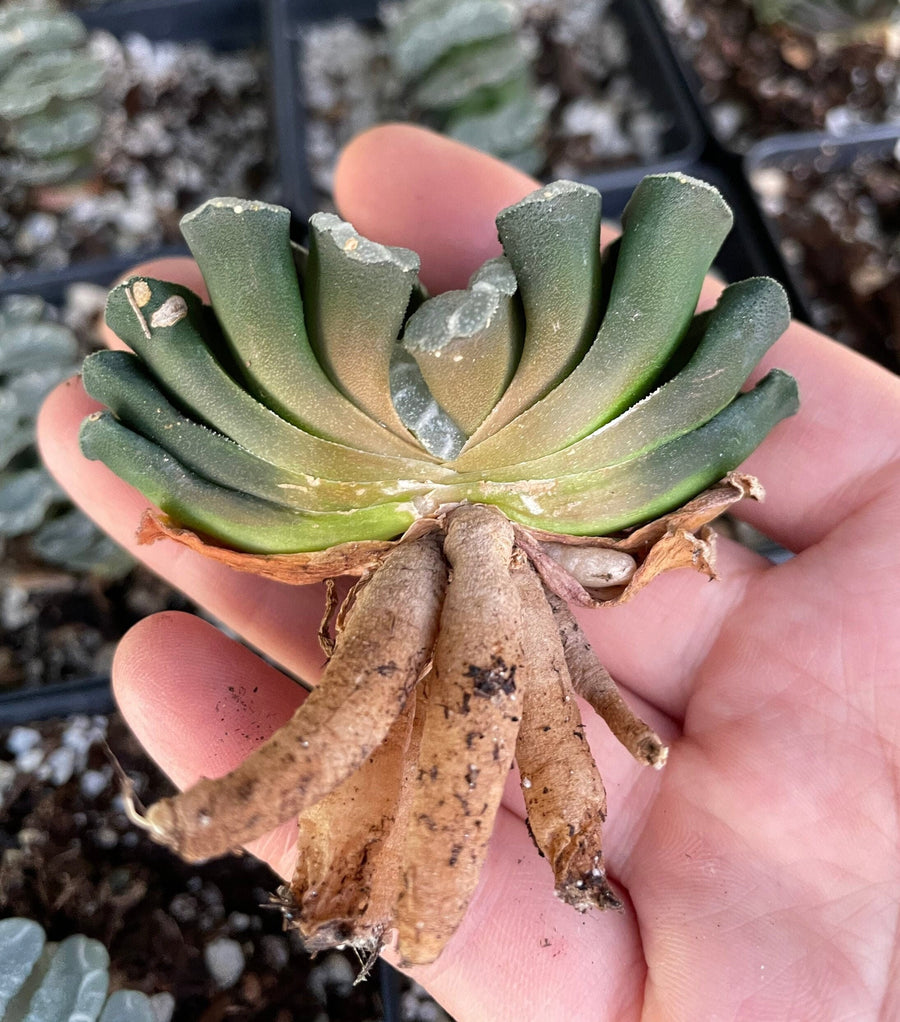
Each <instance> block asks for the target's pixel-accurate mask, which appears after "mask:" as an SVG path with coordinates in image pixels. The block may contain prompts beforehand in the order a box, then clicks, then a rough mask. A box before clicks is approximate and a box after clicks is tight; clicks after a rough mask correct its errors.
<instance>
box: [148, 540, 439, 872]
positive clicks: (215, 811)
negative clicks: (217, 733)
mask: <svg viewBox="0 0 900 1022" xmlns="http://www.w3.org/2000/svg"><path fill="white" fill-rule="evenodd" d="M446 578H447V568H446V564H445V562H444V559H443V557H442V556H441V550H440V544H439V540H438V536H437V535H436V534H434V533H429V534H427V535H425V536H422V537H421V538H419V539H417V540H413V541H411V542H408V543H400V544H398V545H397V546H395V547H394V548H393V550H392V551H391V552H390V553H389V554H388V555H387V557H385V560H384V563H383V565H382V567H381V568H380V569H379V570H378V571H377V572H376V573H375V574H374V575H373V576H372V579H371V581H370V582H369V584H368V585H367V586H365V588H363V589H362V591H361V592H360V594H359V596H358V599H357V601H356V604H355V606H354V608H353V613H352V614H351V615H349V617H348V620H347V622H346V624H345V627H344V629H343V631H342V632H341V634H340V636H339V639H338V642H337V644H336V647H335V651H334V656H333V657H332V658H331V660H330V661H329V664H328V666H327V667H326V669H325V673H324V674H323V676H322V680H321V682H320V683H319V686H318V687H317V688H316V689H315V690H314V691H313V692H312V693H311V694H310V696H309V697H308V698H307V700H306V702H305V703H304V704H303V705H302V706H301V707H300V708H299V709H298V710H297V712H296V713H295V714H294V716H293V717H292V718H291V720H290V721H289V722H288V723H287V724H285V725H284V726H283V727H282V728H281V729H280V730H279V731H277V732H276V733H275V734H274V735H273V736H272V737H271V738H270V739H269V740H268V741H267V742H265V743H264V744H263V745H261V746H259V748H257V749H256V750H254V752H252V753H251V754H250V755H249V756H248V757H247V759H245V760H244V762H243V763H241V764H240V765H239V766H238V767H237V768H236V769H235V770H233V771H232V772H231V773H230V774H227V775H226V776H225V777H221V778H218V779H216V780H207V779H203V780H201V781H199V782H198V783H197V784H195V785H194V786H193V787H192V788H189V789H187V790H186V791H184V792H182V793H181V794H180V795H176V796H175V797H173V798H167V799H163V800H162V801H160V802H157V803H156V804H155V805H153V806H151V807H150V809H149V810H148V811H147V814H146V818H145V822H146V825H147V827H148V829H149V830H150V832H151V834H152V835H153V837H154V838H155V839H156V840H157V841H159V842H160V843H162V844H166V845H169V846H170V847H171V848H174V849H175V851H177V852H178V853H179V854H180V855H181V856H182V857H183V858H185V859H188V860H189V861H201V860H203V859H208V858H211V857H212V856H215V855H220V854H222V853H223V852H226V851H228V850H229V849H231V848H234V847H236V846H237V845H240V844H243V843H245V842H247V841H249V840H252V839H253V838H255V837H258V836H259V835H261V834H264V833H266V832H267V831H269V830H271V829H272V828H273V827H275V826H276V825H277V824H279V823H281V822H282V821H284V820H287V819H290V818H291V817H292V816H296V815H297V814H298V813H300V812H301V811H303V810H304V809H306V808H307V807H308V806H311V805H313V804H315V803H316V802H318V801H319V800H320V799H322V798H324V797H325V796H326V795H327V794H328V793H329V792H331V791H333V790H334V789H335V788H336V787H337V786H338V785H339V784H341V783H342V782H343V781H344V780H346V778H347V777H349V776H350V774H351V773H353V771H355V770H357V769H358V768H359V767H360V766H361V765H362V763H364V762H365V760H366V759H367V758H368V756H369V755H370V754H371V753H372V751H373V749H375V748H376V747H377V746H378V745H379V744H381V742H382V741H383V740H384V738H385V736H386V735H387V733H388V730H389V729H390V727H391V725H392V724H393V722H394V721H395V720H396V719H397V717H398V716H399V714H400V713H401V711H402V709H403V706H404V704H405V702H406V700H407V697H408V696H409V694H410V692H411V691H412V689H413V688H414V686H415V684H416V682H417V681H418V680H419V677H420V676H421V672H422V671H423V669H424V667H425V665H426V664H427V662H428V660H429V658H430V656H431V650H432V647H433V646H434V642H435V638H436V636H437V628H438V620H439V617H440V608H441V602H442V599H443V594H444V589H445V586H446Z"/></svg>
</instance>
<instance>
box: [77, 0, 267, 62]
mask: <svg viewBox="0 0 900 1022" xmlns="http://www.w3.org/2000/svg"><path fill="white" fill-rule="evenodd" d="M260 2H261V0H114V2H113V3H107V4H104V5H103V6H101V7H96V8H88V9H87V10H82V11H79V12H78V16H79V17H80V18H81V20H82V21H83V22H84V23H85V24H86V25H87V27H88V28H102V29H106V31H107V32H111V33H112V34H113V35H114V36H116V37H117V38H119V39H121V38H123V37H124V36H126V35H128V34H129V33H131V32H137V33H138V34H139V35H142V36H146V37H147V38H148V39H152V40H154V41H159V40H168V41H169V42H173V43H185V42H194V41H197V42H205V43H207V44H209V45H210V46H212V47H214V48H215V49H217V50H236V49H241V48H243V47H246V46H252V45H254V44H255V43H258V42H259V41H260V40H261V39H262V13H261V10H260Z"/></svg>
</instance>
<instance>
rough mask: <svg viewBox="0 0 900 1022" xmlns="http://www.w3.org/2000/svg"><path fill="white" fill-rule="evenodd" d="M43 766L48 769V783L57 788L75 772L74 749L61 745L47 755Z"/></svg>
mask: <svg viewBox="0 0 900 1022" xmlns="http://www.w3.org/2000/svg"><path fill="white" fill-rule="evenodd" d="M44 766H45V767H46V768H47V769H48V777H49V780H50V783H51V784H54V785H56V787H57V788H59V787H61V786H62V785H63V784H65V783H66V782H67V781H70V780H71V779H72V774H73V773H75V751H74V750H73V749H70V748H68V746H65V745H61V746H60V747H59V748H58V749H54V750H53V752H51V753H50V754H49V755H48V756H47V759H46V760H45V761H44Z"/></svg>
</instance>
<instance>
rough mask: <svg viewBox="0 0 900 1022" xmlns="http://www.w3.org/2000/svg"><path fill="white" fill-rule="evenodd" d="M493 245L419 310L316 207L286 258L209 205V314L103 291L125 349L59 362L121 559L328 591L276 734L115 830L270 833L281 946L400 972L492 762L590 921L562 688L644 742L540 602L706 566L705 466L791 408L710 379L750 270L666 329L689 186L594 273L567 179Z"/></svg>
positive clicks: (724, 462)
mask: <svg viewBox="0 0 900 1022" xmlns="http://www.w3.org/2000/svg"><path fill="white" fill-rule="evenodd" d="M497 225H498V230H499V234H500V239H501V241H502V243H503V248H504V253H505V254H504V256H502V257H500V258H497V259H492V260H490V261H488V262H487V263H486V264H485V265H483V266H482V267H481V268H480V269H478V270H477V271H476V272H475V274H474V275H473V277H472V279H471V281H470V284H469V287H468V288H466V289H464V290H459V291H451V292H448V293H445V294H441V295H437V296H435V297H431V298H426V296H425V295H424V292H423V291H422V290H421V289H420V288H419V287H418V285H417V280H416V271H417V268H418V259H417V257H416V256H415V255H414V253H412V252H410V251H408V250H405V249H400V248H389V247H386V246H383V245H380V244H376V243H374V242H372V241H369V240H367V239H365V238H363V237H361V236H360V235H359V234H358V233H357V232H356V231H355V230H354V229H353V227H352V226H351V225H350V224H348V223H345V222H343V221H341V220H339V219H338V218H337V217H336V216H333V215H330V214H316V215H314V216H313V217H312V219H311V221H310V247H309V250H308V251H304V250H301V249H298V248H296V247H294V246H292V244H291V242H290V240H289V236H288V227H289V213H288V211H287V210H285V209H281V208H279V207H276V206H271V205H267V204H265V203H261V202H252V201H247V200H239V199H230V198H222V199H213V200H211V201H209V202H207V203H206V204H205V205H203V206H201V207H200V208H199V209H198V210H196V211H195V212H193V213H190V214H188V215H187V216H186V217H185V218H184V220H183V222H182V227H183V231H184V235H185V238H186V239H187V242H188V244H189V246H190V248H191V251H192V252H193V254H194V256H195V258H196V259H197V261H198V263H199V265H200V268H201V270H202V272H203V276H204V279H205V281H206V283H207V285H208V288H209V292H210V295H211V306H206V305H204V304H203V303H202V302H201V301H200V300H199V299H198V298H197V297H196V296H195V295H194V294H192V293H191V292H190V291H188V290H187V289H185V288H183V287H180V286H177V285H174V284H168V283H165V282H163V281H158V280H151V279H147V278H144V277H135V278H132V279H131V280H129V281H127V282H126V283H124V284H121V285H120V286H118V287H117V288H116V289H115V290H114V291H113V292H112V293H111V294H110V296H109V300H108V305H107V320H108V323H109V324H110V325H111V327H112V328H113V329H114V330H115V332H116V333H117V334H118V335H119V336H120V337H121V338H122V340H124V341H125V342H127V343H128V344H129V345H130V346H131V348H132V349H133V352H134V353H133V354H132V353H127V352H122V351H107V352H99V353H97V354H94V355H92V356H90V357H89V358H88V359H87V360H86V362H85V364H84V370H83V373H84V383H85V386H86V388H87V390H88V392H89V393H91V394H92V395H93V396H94V397H95V398H97V399H99V400H100V401H101V402H103V403H104V404H105V405H106V406H107V408H108V410H107V411H101V412H98V413H96V414H94V415H92V416H90V417H89V418H88V419H87V420H86V421H85V423H84V424H83V427H82V433H81V443H82V449H83V450H84V452H85V454H86V455H87V456H88V457H89V458H94V459H100V460H102V461H104V462H105V463H106V464H107V465H108V466H109V467H111V468H112V469H113V471H115V472H116V473H118V474H119V475H120V476H122V477H123V478H124V479H126V480H127V481H129V482H130V483H132V484H133V485H135V486H136V487H138V488H139V489H140V490H141V491H142V492H143V493H144V494H145V495H146V496H147V497H148V498H150V499H151V500H152V501H154V502H155V503H156V504H157V505H158V506H159V508H160V509H161V510H162V512H163V514H164V517H160V516H159V515H155V514H151V515H150V516H149V517H147V518H145V521H144V523H143V525H142V527H141V538H142V539H143V540H145V541H152V540H154V539H159V538H161V537H169V538H170V539H171V540H175V541H178V542H181V543H184V544H187V545H188V546H190V547H193V548H195V549H198V550H201V551H202V552H203V553H204V554H206V555H207V556H210V557H214V558H216V559H218V560H220V561H222V562H224V563H226V564H229V565H231V566H233V567H234V568H237V569H239V570H245V571H254V572H259V573H262V574H265V575H266V576H268V577H272V578H278V579H281V580H283V581H289V582H294V583H298V584H303V583H308V582H312V581H320V580H324V579H330V578H332V577H334V576H338V575H341V574H356V575H359V576H361V581H360V582H359V583H358V584H357V586H356V587H355V588H354V590H353V591H352V592H351V594H350V596H349V597H348V599H347V601H346V602H345V604H344V605H343V606H342V607H341V609H340V612H339V613H338V617H337V624H336V628H335V631H336V634H335V635H334V636H333V637H332V636H331V634H330V632H329V631H328V629H327V628H326V627H323V633H322V641H323V645H324V646H325V647H326V649H327V651H328V653H329V654H330V659H329V662H328V666H327V668H326V670H325V673H324V677H323V679H322V682H321V683H320V684H319V686H318V687H317V688H316V689H315V691H314V692H313V693H312V695H310V696H309V698H308V699H307V700H306V702H305V703H304V705H303V706H302V707H301V708H300V710H299V711H298V712H297V714H296V715H295V717H294V718H293V719H292V721H291V722H290V723H288V724H287V725H286V726H285V727H284V728H282V730H281V731H279V732H277V733H276V734H275V735H274V736H273V737H272V738H271V739H270V740H269V741H268V742H267V743H265V744H264V745H262V746H261V747H260V748H259V749H258V750H256V751H255V752H254V753H253V754H252V755H251V756H250V757H249V758H248V759H247V760H246V761H245V762H244V764H242V765H241V766H240V767H239V768H238V769H237V770H236V771H234V772H233V773H232V774H230V775H228V776H227V777H226V778H224V779H220V780H216V781H206V780H204V781H201V782H200V783H199V784H197V785H196V786H194V787H193V788H191V789H189V790H188V791H186V792H184V793H182V794H181V795H179V796H177V797H175V798H172V799H167V800H163V801H162V802H159V803H157V804H156V805H154V806H152V807H151V808H150V809H149V810H147V812H146V815H141V814H140V813H139V812H138V811H137V810H135V811H134V817H135V819H136V820H138V821H139V822H140V823H141V825H143V826H145V827H147V829H148V830H149V831H150V833H151V834H152V835H153V836H154V837H155V839H157V840H158V841H160V842H161V843H163V844H167V845H169V846H170V847H172V848H174V849H175V850H177V851H178V852H179V853H180V854H181V855H183V856H185V857H186V858H188V859H192V860H202V859H205V858H208V857H210V856H214V855H217V854H220V853H222V852H224V851H226V850H227V849H229V848H232V847H233V846H234V845H235V844H237V843H239V842H243V841H246V840H249V839H250V838H251V837H254V836H256V835H258V834H260V833H264V832H265V831H266V830H268V829H270V828H271V827H272V826H273V825H274V824H275V823H276V822H279V821H282V820H284V819H286V818H289V817H291V816H293V815H294V814H299V820H300V839H299V854H298V864H297V872H296V875H295V876H294V879H293V882H292V884H291V886H290V888H289V889H287V888H286V889H284V891H283V892H282V895H283V900H284V905H285V911H286V913H287V915H288V918H289V919H290V920H291V921H292V923H293V924H294V925H295V926H297V927H298V928H299V930H300V932H301V934H302V935H303V936H304V938H305V940H306V941H307V943H308V945H309V946H310V947H311V948H322V947H326V946H329V945H331V944H336V943H338V944H339V943H348V942H349V943H353V944H355V945H356V946H358V947H360V948H369V949H377V948H378V947H379V946H380V944H381V942H382V941H383V939H384V937H385V935H386V934H387V933H388V932H389V931H390V929H391V928H392V927H397V929H398V930H399V947H400V954H401V957H402V958H403V959H404V960H405V961H406V962H425V961H430V960H433V959H434V958H435V957H436V956H437V955H438V954H439V953H440V950H441V948H442V947H443V946H444V944H445V942H446V940H447V939H448V938H449V936H450V935H451V934H452V932H453V931H454V929H455V928H456V926H457V924H458V923H459V921H460V919H461V917H462V914H463V912H464V911H465V907H466V905H467V903H468V900H469V898H470V896H471V893H472V890H473V889H474V886H475V883H476V881H477V878H478V873H479V870H480V866H481V863H482V862H483V858H484V855H485V851H486V847H487V841H488V838H489V835H490V831H491V828H492V824H493V820H494V816H495V813H496V811H497V807H498V805H499V801H500V797H501V794H502V790H503V786H504V782H505V779H506V776H507V773H508V770H509V767H510V764H511V762H512V761H513V759H515V761H516V762H517V765H518V767H519V770H520V773H521V777H522V789H523V794H524V797H525V802H526V806H527V810H528V815H529V826H530V830H531V833H532V834H533V836H534V839H535V842H536V843H537V846H538V848H539V849H540V851H541V852H542V853H543V854H544V855H545V856H546V857H547V859H548V860H549V863H550V865H551V867H552V869H553V872H554V875H555V880H556V891H557V893H558V895H559V896H560V897H561V898H563V899H564V900H565V901H567V902H569V903H570V904H572V905H573V906H574V907H575V908H577V909H579V910H581V911H584V910H586V909H587V908H589V907H590V906H592V905H595V906H599V907H601V908H606V907H612V906H617V905H618V904H619V902H618V899H617V898H616V895H615V893H614V892H613V890H612V889H611V888H610V886H609V884H608V883H607V880H606V877H605V873H604V867H603V858H602V850H601V840H600V839H601V833H600V831H601V825H602V823H603V820H604V818H605V797H604V793H603V785H602V781H601V780H600V776H599V774H598V772H597V770H596V766H595V764H594V762H593V760H592V758H591V755H590V752H589V751H588V750H587V746H586V744H585V743H584V742H583V741H582V740H581V737H580V736H581V720H580V717H579V714H578V710H577V708H576V702H575V700H574V698H572V696H573V693H578V694H580V695H582V696H584V697H585V698H586V699H587V700H588V702H589V703H590V704H591V705H592V706H593V707H594V709H595V710H596V711H597V712H598V713H600V714H601V715H602V716H603V717H604V719H605V720H606V721H607V723H608V724H609V726H610V728H611V730H612V731H613V733H614V734H615V735H616V736H617V737H618V738H619V739H620V740H621V742H622V743H623V744H624V745H625V747H626V748H627V749H628V750H629V751H630V752H631V753H632V754H633V755H634V756H635V757H636V758H637V759H638V760H639V761H640V762H643V763H647V764H650V765H653V766H661V765H662V764H663V762H664V761H665V757H666V748H665V746H664V745H663V743H662V742H661V741H660V739H659V738H658V736H656V735H655V734H654V733H653V732H652V730H651V729H650V728H649V727H648V726H647V725H646V724H644V723H643V722H642V721H640V720H639V719H638V718H637V717H635V716H634V714H633V713H632V712H631V711H630V710H629V709H628V708H627V706H626V705H625V703H624V701H623V700H622V698H621V696H620V695H619V693H618V691H617V689H616V686H615V683H614V682H613V681H612V679H611V678H610V677H609V675H608V674H607V672H606V671H605V670H604V668H603V667H602V666H601V664H600V663H599V661H598V660H597V659H596V656H595V655H594V654H593V652H592V651H591V649H590V646H589V644H588V643H587V640H586V639H585V637H584V635H583V633H581V631H580V630H579V628H578V625H577V624H576V623H575V619H574V618H573V617H572V614H571V612H570V611H569V607H568V602H567V601H575V602H578V603H580V604H582V605H584V606H594V607H596V606H610V605H613V604H616V603H618V602H621V601H623V600H627V599H629V598H630V597H631V596H633V595H634V594H635V593H636V592H637V591H639V590H640V589H641V588H642V587H643V586H644V585H646V584H647V583H648V582H649V581H650V580H651V579H652V578H653V577H654V576H655V575H656V574H657V573H658V572H659V571H661V570H664V569H666V568H672V567H678V566H682V565H693V566H694V567H695V568H700V569H701V570H704V571H706V572H707V573H708V574H710V575H712V574H714V565H713V534H712V531H711V529H710V528H709V526H708V523H709V522H710V521H711V520H712V519H713V518H714V517H716V515H718V514H719V513H721V512H722V511H724V510H725V509H726V508H728V507H729V506H730V505H732V504H733V503H734V502H735V501H737V500H739V499H741V498H742V497H744V496H748V495H749V496H758V495H759V494H760V490H759V487H758V484H757V483H756V482H755V480H752V479H751V478H750V477H747V476H743V475H740V474H738V473H737V472H735V471H734V470H735V469H736V468H737V466H738V465H739V464H740V463H741V462H742V461H743V460H744V458H745V457H746V456H747V455H748V454H749V453H750V452H751V451H752V450H753V449H754V448H755V447H756V446H757V445H758V444H759V443H760V442H761V441H762V440H763V438H764V437H765V436H766V434H767V433H768V432H769V430H770V429H771V428H772V427H773V426H774V425H775V424H776V423H777V422H779V421H780V420H781V419H782V418H784V417H785V416H787V415H790V414H792V413H793V412H794V411H795V410H796V407H797V391H796V385H795V383H794V380H793V379H792V378H791V377H790V376H788V375H786V374H785V373H782V372H780V371H779V370H777V369H776V370H772V371H771V372H769V373H768V375H766V376H765V377H764V378H763V379H762V380H761V381H760V382H759V383H757V384H756V385H755V386H754V387H752V388H751V389H748V390H745V391H744V390H742V389H741V388H742V387H743V385H744V384H745V381H746V379H747V377H748V375H749V373H750V372H751V370H752V369H753V367H754V366H755V365H756V363H757V362H758V360H759V359H760V358H761V356H762V355H763V353H764V352H765V351H766V350H767V349H768V348H769V347H770V345H771V344H772V343H773V342H774V341H775V340H776V339H777V338H778V336H779V335H780V334H781V333H782V332H783V330H784V329H785V327H786V325H787V323H788V318H789V313H788V307H787V302H786V299H785V296H784V293H783V291H782V289H781V288H780V287H779V285H778V284H776V283H775V282H774V281H772V280H769V279H766V278H757V279H752V280H746V281H743V282H741V283H737V284H733V285H731V286H730V287H728V288H726V289H725V290H724V292H723V293H722V295H721V297H720V299H719V302H718V304H717V305H716V307H715V308H714V309H713V310H711V311H708V312H704V313H702V314H699V315H695V314H694V313H695V306H696V303H697V298H698V295H699V293H700V287H701V284H702V281H703V278H704V275H705V273H706V272H707V270H708V269H709V266H710V264H711V262H712V259H713V257H714V256H715V254H716V252H717V249H718V248H719V245H720V244H721V242H722V240H723V239H724V237H725V235H726V233H727V232H728V230H729V228H730V226H731V213H730V211H729V209H728V207H727V206H726V204H725V203H724V201H723V200H722V198H721V196H720V195H719V193H718V192H717V191H716V190H715V189H713V188H712V187H710V186H709V185H707V184H705V183H703V182H700V181H696V180H693V179H691V178H688V177H685V176H683V175H680V174H670V175H657V176H652V177H648V178H645V180H644V181H643V182H642V183H641V184H640V185H639V186H638V188H637V189H636V191H635V193H634V195H633V196H632V198H631V200H630V202H629V204H628V207H627V208H626V210H625V214H624V216H623V233H622V236H621V238H620V239H619V240H618V241H616V242H615V243H613V244H612V245H610V246H608V247H607V248H606V249H605V250H604V251H603V252H602V254H601V252H600V248H599V232H600V196H599V194H598V193H597V192H596V191H595V190H594V189H592V188H589V187H586V186H584V185H578V184H573V183H571V182H565V181H561V182H557V183H555V184H551V185H547V186H545V187H543V188H541V189H539V190H537V191H535V192H534V193H533V194H531V195H529V196H528V197H526V198H525V199H523V200H522V201H521V202H519V203H517V204H516V205H514V206H511V207H510V208H508V209H506V210H503V211H502V212H501V213H500V214H499V216H498V218H497ZM398 338H399V340H398ZM685 501H687V502H688V503H686V504H684V502H685ZM679 505H683V506H679ZM660 515H662V517H656V516H660ZM397 537H401V538H400V539H398V538H397ZM451 569H452V571H451ZM451 575H452V577H451ZM336 735H340V739H339V740H336V738H335V736H336Z"/></svg>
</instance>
